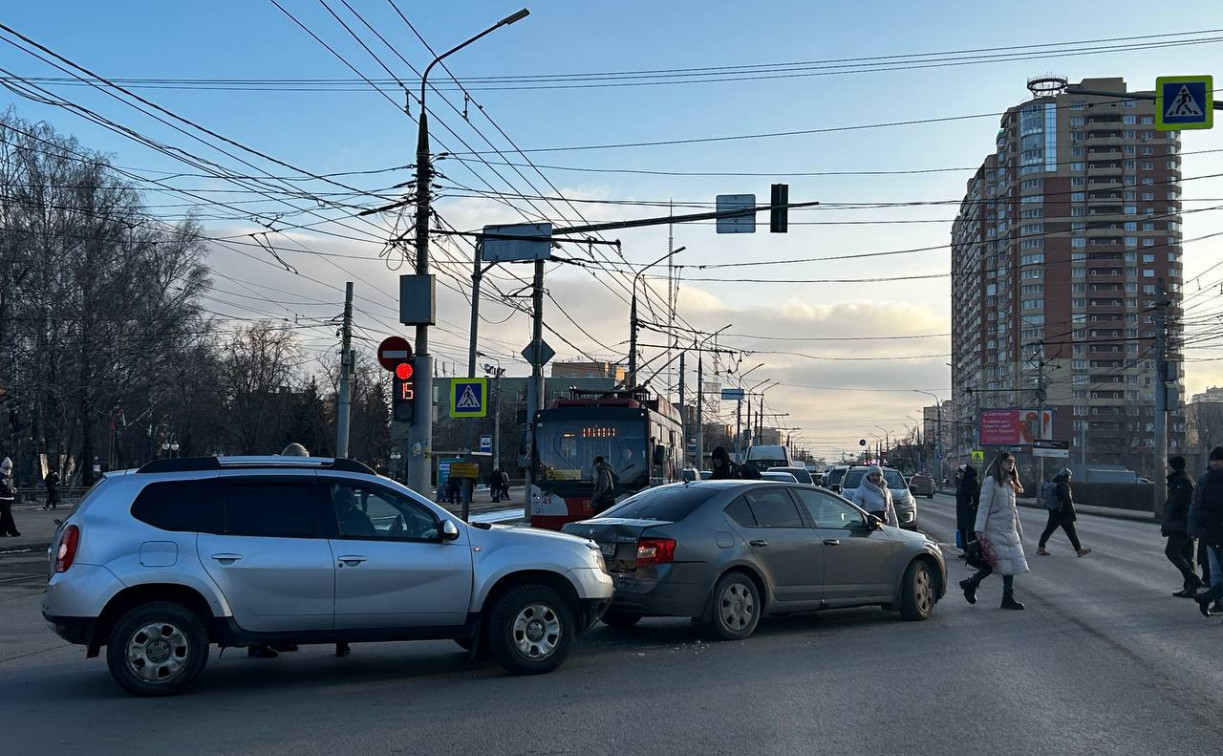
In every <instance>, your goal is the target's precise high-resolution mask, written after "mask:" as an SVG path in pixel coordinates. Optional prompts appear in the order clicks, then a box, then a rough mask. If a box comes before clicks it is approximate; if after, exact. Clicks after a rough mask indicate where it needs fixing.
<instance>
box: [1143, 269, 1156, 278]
mask: <svg viewBox="0 0 1223 756" xmlns="http://www.w3.org/2000/svg"><path fill="white" fill-rule="evenodd" d="M1142 277H1143V278H1154V277H1155V271H1153V270H1151V269H1150V268H1144V269H1143V271H1142Z"/></svg>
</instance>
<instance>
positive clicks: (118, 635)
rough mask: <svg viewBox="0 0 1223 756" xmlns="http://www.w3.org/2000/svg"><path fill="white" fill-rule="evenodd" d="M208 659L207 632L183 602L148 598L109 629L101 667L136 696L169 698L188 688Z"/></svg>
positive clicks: (202, 669)
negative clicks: (104, 660)
mask: <svg viewBox="0 0 1223 756" xmlns="http://www.w3.org/2000/svg"><path fill="white" fill-rule="evenodd" d="M207 662H208V633H207V631H205V629H204V623H203V622H201V621H200V618H199V617H198V616H197V615H196V614H195V612H193V611H191V610H190V609H188V608H187V607H185V606H183V605H182V604H176V603H173V602H171V601H153V602H150V603H148V604H141V605H139V606H136V607H133V608H132V609H129V610H128V611H127V613H126V614H124V615H123V616H122V617H120V618H119V621H118V622H116V623H115V625H114V627H113V628H112V629H111V632H110V637H109V638H108V639H107V644H106V666H107V667H109V668H110V674H111V676H112V677H114V678H115V682H117V683H119V686H120V687H122V688H123V689H124V690H126V691H127V692H128V693H131V694H133V695H137V696H172V695H177V694H179V693H182V692H183V691H185V690H187V688H190V687H191V686H192V685H193V684H194V683H195V681H196V679H197V678H198V677H199V676H200V673H201V672H203V671H204V665H205V664H207Z"/></svg>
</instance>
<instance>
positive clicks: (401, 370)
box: [395, 362, 412, 381]
mask: <svg viewBox="0 0 1223 756" xmlns="http://www.w3.org/2000/svg"><path fill="white" fill-rule="evenodd" d="M395 377H396V378H398V379H399V380H401V381H406V380H408V379H409V378H411V377H412V366H411V365H410V364H408V363H406V362H401V363H399V364H398V365H396V366H395Z"/></svg>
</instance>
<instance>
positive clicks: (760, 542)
mask: <svg viewBox="0 0 1223 756" xmlns="http://www.w3.org/2000/svg"><path fill="white" fill-rule="evenodd" d="M747 543H748V545H749V546H768V545H769V542H768V541H765V540H761V539H759V538H756V539H754V540H751V541H748V542H747Z"/></svg>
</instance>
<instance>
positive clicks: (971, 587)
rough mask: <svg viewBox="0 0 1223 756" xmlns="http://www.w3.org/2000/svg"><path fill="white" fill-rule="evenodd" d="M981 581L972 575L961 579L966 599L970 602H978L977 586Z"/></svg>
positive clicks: (961, 586)
mask: <svg viewBox="0 0 1223 756" xmlns="http://www.w3.org/2000/svg"><path fill="white" fill-rule="evenodd" d="M980 584H981V582H980V581H979V580H977V579H976V578H975V577H970V578H968V579H966V580H961V581H960V588H961V590H963V591H964V600H965V601H967V602H968V603H970V604H975V603H977V586H978V585H980Z"/></svg>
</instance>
